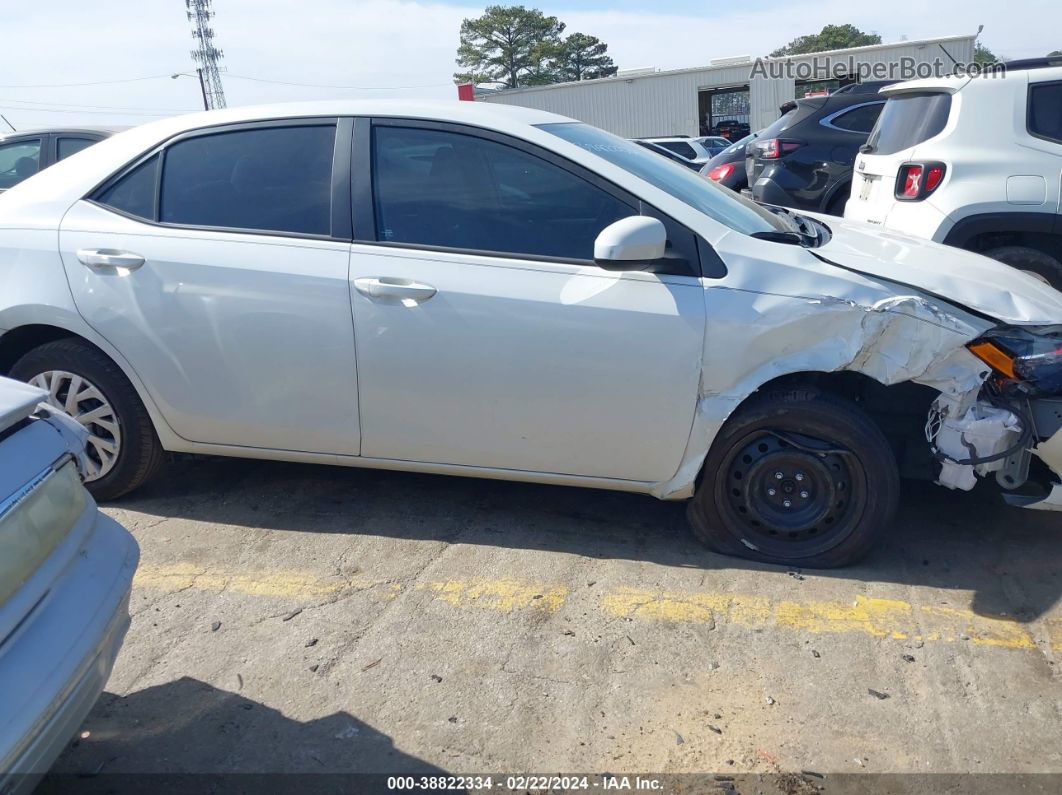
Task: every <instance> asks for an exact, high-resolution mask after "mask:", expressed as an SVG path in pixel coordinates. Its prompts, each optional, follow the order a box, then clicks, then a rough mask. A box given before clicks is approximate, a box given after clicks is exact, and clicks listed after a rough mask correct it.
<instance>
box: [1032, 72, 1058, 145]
mask: <svg viewBox="0 0 1062 795" xmlns="http://www.w3.org/2000/svg"><path fill="white" fill-rule="evenodd" d="M1029 132H1030V133H1032V134H1033V135H1035V136H1036V137H1038V138H1046V139H1048V140H1049V141H1057V142H1059V143H1062V83H1041V84H1040V85H1033V86H1030V87H1029Z"/></svg>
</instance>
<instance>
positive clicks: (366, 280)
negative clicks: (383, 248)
mask: <svg viewBox="0 0 1062 795" xmlns="http://www.w3.org/2000/svg"><path fill="white" fill-rule="evenodd" d="M354 289H355V290H357V291H358V292H359V293H361V294H362V295H366V296H368V297H369V298H399V299H406V298H408V299H409V300H411V301H427V300H428V299H429V298H431V297H432V296H433V295H435V293H437V292H438V290H436V289H435V288H434V287H432V286H431V285H430V284H422V283H421V282H414V281H411V280H409V279H389V278H387V277H385V276H380V277H369V276H365V277H362V278H360V279H355V280H354Z"/></svg>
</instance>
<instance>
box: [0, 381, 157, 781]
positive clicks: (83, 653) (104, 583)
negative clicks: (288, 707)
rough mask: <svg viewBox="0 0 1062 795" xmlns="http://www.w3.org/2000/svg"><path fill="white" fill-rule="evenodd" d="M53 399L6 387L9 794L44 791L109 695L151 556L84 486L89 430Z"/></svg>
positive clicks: (2, 774) (3, 706) (4, 699)
mask: <svg viewBox="0 0 1062 795" xmlns="http://www.w3.org/2000/svg"><path fill="white" fill-rule="evenodd" d="M47 397H48V394H47V393H46V392H44V391H43V390H40V389H37V388H36V387H32V386H29V385H27V384H21V383H18V382H15V381H11V380H8V379H6V378H0V795H14V793H19V794H21V793H26V792H29V791H30V790H32V789H33V787H34V786H35V785H36V784H37V781H38V779H39V778H40V776H41V775H43V774H44V773H46V772H47V771H48V768H49V767H51V765H52V763H53V762H54V761H55V758H56V757H57V756H58V755H59V753H60V752H61V751H62V750H63V748H64V746H65V745H66V743H67V742H68V741H69V740H70V739H71V738H72V737H73V736H74V734H75V732H77V729H78V727H79V726H80V725H81V723H82V721H83V720H84V719H85V716H86V715H87V714H88V712H89V710H90V709H91V708H92V705H93V704H94V703H95V702H96V699H97V698H98V697H99V695H100V693H101V692H102V691H103V687H104V685H105V684H106V682H107V678H108V677H109V676H110V673H111V668H112V666H113V665H114V660H115V657H116V656H117V655H118V650H119V648H120V647H121V645H122V640H123V638H124V637H125V632H126V629H127V628H128V627H129V609H128V605H129V590H130V587H131V584H132V579H133V572H134V571H135V570H136V566H137V562H138V561H139V557H140V550H139V548H138V547H137V544H136V542H135V541H134V540H133V537H132V536H131V535H130V534H129V533H128V532H127V531H126V530H125V529H124V528H123V527H121V526H120V525H119V524H117V523H116V522H114V521H113V520H111V519H109V518H108V517H106V516H104V515H103V514H102V513H100V511H99V510H98V509H97V508H96V503H95V502H94V501H93V499H92V497H91V496H90V495H89V493H88V492H87V491H86V490H85V488H84V486H83V485H82V483H81V471H82V470H83V467H84V447H85V437H86V433H85V431H84V430H83V429H82V426H80V425H79V424H78V423H77V422H76V421H73V420H71V419H70V418H69V417H66V416H64V415H62V414H60V413H58V412H51V411H49V410H47V409H46V408H44V407H40V406H39V404H40V403H41V401H43V400H45V399H46V398H47ZM41 412H42V413H41Z"/></svg>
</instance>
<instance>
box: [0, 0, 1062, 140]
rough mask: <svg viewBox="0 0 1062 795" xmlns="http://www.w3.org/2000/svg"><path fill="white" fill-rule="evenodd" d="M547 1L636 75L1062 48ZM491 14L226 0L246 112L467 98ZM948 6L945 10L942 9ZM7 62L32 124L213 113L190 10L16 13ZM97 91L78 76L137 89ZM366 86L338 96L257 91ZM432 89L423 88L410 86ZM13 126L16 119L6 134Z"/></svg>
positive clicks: (763, 12) (999, 22)
mask: <svg viewBox="0 0 1062 795" xmlns="http://www.w3.org/2000/svg"><path fill="white" fill-rule="evenodd" d="M525 4H526V5H531V6H537V7H540V8H542V9H543V10H545V11H547V12H548V13H551V14H555V15H557V16H559V17H560V18H561V19H562V20H563V21H565V22H566V23H567V25H568V30H569V32H571V31H581V32H583V33H589V34H593V35H596V36H599V37H600V38H602V39H603V40H605V41H606V42H607V43H608V44H609V48H610V53H611V54H612V55H613V57H614V59H615V60H616V62H617V63H618V64H619V65H620V66H621V67H624V68H634V67H647V66H655V67H660V68H677V67H686V66H696V65H698V64H703V63H706V62H707V61H708V60H709V59H711V58H716V57H723V56H730V55H753V56H755V55H763V54H766V53H768V52H769V51H771V50H773V49H775V48H776V47H778V46H780V45H782V44H785V43H786V42H787V41H789V40H790V39H792V38H794V37H796V36H798V35H801V34H804V33H812V32H815V31H818V30H819V29H821V28H822V26H823V25H825V24H830V23H833V24H843V23H846V22H851V23H852V24H855V25H856V26H857V27H859V28H861V29H864V30H867V31H873V32H877V33H879V34H880V35H881V36H882V37H883V38H884V39H885V41H898V40H900V39H901V38H904V37H906V38H908V39H918V38H925V37H931V36H939V35H948V34H956V33H973V32H974V31H976V30H977V26H978V25H979V24H983V25H984V26H985V31H984V33H983V34H982V40H983V41H984V42H985V43H986V44H988V46H990V47H991V48H992V49H993V50H994V51H996V52H997V53H1001V54H1004V55H1006V56H1008V57H1011V58H1024V57H1032V56H1036V55H1043V54H1046V53H1047V52H1048V51H1050V50H1054V49H1062V0H1010V1H1009V2H1000V0H934V2H933V3H929V2H927V0H889V2H881V0H874V2H858V1H857V0H788V2H782V1H781V0H748V2H740V1H739V2H732V3H725V2H718V0H716V2H712V1H711V0H703V2H693V0H674V1H673V2H663V1H658V2H653V3H647V2H645V0H578V2H546V3H540V4H539V3H532V2H526V3H525ZM484 5H486V3H484V4H482V5H481V4H471V3H467V2H413V1H412V0H356V2H355V0H295V1H294V2H293V1H292V0H214V7H215V10H216V12H217V18H216V19H215V21H214V27H215V30H216V31H217V39H218V44H219V46H221V47H222V49H224V51H225V54H226V58H225V62H224V63H225V66H226V68H227V70H228V73H227V74H226V76H225V77H224V82H225V89H226V94H227V97H228V99H229V103H230V104H251V103H259V102H278V101H294V100H300V99H325V98H338V97H351V98H362V97H367V96H404V97H415V96H416V97H420V96H423V97H432V98H452V97H453V96H454V89H453V87H452V85H451V74H452V73H453V72H454V70H455V68H456V67H455V64H454V53H455V50H456V47H457V32H458V28H459V26H460V23H461V19H462V18H464V17H466V16H470V15H474V14H477V13H480V12H481V10H482V8H483V7H484ZM930 8H932V11H933V13H932V14H927V13H926V12H927V10H928V9H930ZM0 39H2V48H3V49H2V52H0V64H2V68H0V113H3V114H4V115H5V116H7V117H8V118H9V119H11V120H12V122H13V123H14V124H15V125H16V126H19V127H27V126H43V125H54V124H73V123H78V124H83V123H97V124H106V123H136V122H142V121H147V120H150V119H151V118H156V117H158V116H159V115H164V114H169V113H173V112H178V111H182V110H195V109H196V108H197V107H198V103H199V96H198V86H197V85H196V83H195V81H194V80H192V79H189V78H179V79H176V80H171V79H170V78H169V77H168V76H167V75H169V74H172V73H174V72H180V71H188V70H190V69H192V68H193V64H192V62H191V59H190V58H189V55H188V50H189V48H190V46H191V44H192V41H191V37H190V34H189V27H188V24H187V22H186V20H185V18H184V3H182V2H181V0H92V2H85V0H52V2H49V3H47V4H44V3H39V4H33V3H10V4H8V7H7V8H6V9H5V19H4V26H3V31H2V34H0ZM133 77H150V78H151V79H147V80H137V81H134V82H125V83H107V84H101V85H93V86H54V87H43V86H42V85H41V84H45V83H50V84H59V83H75V82H98V81H110V80H125V79H128V78H133ZM251 77H257V78H264V79H271V80H287V81H292V82H304V83H320V84H330V85H343V86H358V87H360V88H344V89H335V88H332V89H327V88H311V87H298V86H280V85H274V84H269V83H262V82H256V81H254V80H249V79H247V78H251ZM397 86H417V87H418V88H413V89H410V88H395V87H397ZM0 127H2V125H0Z"/></svg>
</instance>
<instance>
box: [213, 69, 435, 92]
mask: <svg viewBox="0 0 1062 795" xmlns="http://www.w3.org/2000/svg"><path fill="white" fill-rule="evenodd" d="M225 76H226V77H231V78H235V79H237V80H253V81H254V82H255V83H273V84H275V85H278V86H299V87H302V88H347V89H352V90H355V91H402V90H406V89H414V88H442V87H444V86H453V83H431V84H428V85H421V86H337V85H330V84H328V83H293V82H291V81H288V80H267V79H266V78H264V77H250V76H249V75H234V74H232V73H231V72H226V73H225Z"/></svg>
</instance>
